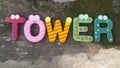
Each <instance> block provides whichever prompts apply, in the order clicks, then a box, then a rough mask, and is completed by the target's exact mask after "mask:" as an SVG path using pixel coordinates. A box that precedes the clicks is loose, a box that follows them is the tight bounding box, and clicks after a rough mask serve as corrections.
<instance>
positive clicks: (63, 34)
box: [45, 17, 72, 43]
mask: <svg viewBox="0 0 120 68" xmlns="http://www.w3.org/2000/svg"><path fill="white" fill-rule="evenodd" d="M45 22H46V27H47V32H48V37H49V41H50V42H55V40H56V36H57V33H58V35H59V41H60V42H61V43H64V42H65V41H66V38H67V36H68V32H69V29H70V24H71V22H72V18H70V17H68V18H67V19H66V22H65V27H64V30H62V26H61V21H60V20H56V22H55V26H54V28H53V29H52V24H51V18H50V17H46V18H45Z"/></svg>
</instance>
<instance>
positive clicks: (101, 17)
mask: <svg viewBox="0 0 120 68" xmlns="http://www.w3.org/2000/svg"><path fill="white" fill-rule="evenodd" d="M100 24H107V27H104V28H101V27H100ZM112 28H113V23H112V21H111V19H109V18H108V17H107V16H106V15H99V16H98V18H96V19H95V21H94V38H95V41H96V42H99V41H100V34H107V38H108V42H113V35H112V31H111V30H112Z"/></svg>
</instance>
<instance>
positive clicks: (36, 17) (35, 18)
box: [24, 15, 46, 42]
mask: <svg viewBox="0 0 120 68" xmlns="http://www.w3.org/2000/svg"><path fill="white" fill-rule="evenodd" d="M33 24H37V25H38V26H39V34H38V35H37V36H33V35H32V34H31V26H32V25H33ZM45 32H46V28H45V24H44V23H43V21H42V20H40V17H39V15H30V16H29V19H28V20H27V21H26V23H25V25H24V34H25V37H26V38H27V40H28V41H30V42H39V41H41V40H42V39H43V38H44V36H45Z"/></svg>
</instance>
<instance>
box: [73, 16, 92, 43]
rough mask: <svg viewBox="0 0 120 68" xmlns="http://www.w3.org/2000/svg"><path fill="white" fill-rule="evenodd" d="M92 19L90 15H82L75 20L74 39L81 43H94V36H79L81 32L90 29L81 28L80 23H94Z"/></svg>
mask: <svg viewBox="0 0 120 68" xmlns="http://www.w3.org/2000/svg"><path fill="white" fill-rule="evenodd" d="M92 21H93V19H92V17H89V16H88V14H85V15H83V14H80V15H79V16H78V17H76V18H74V21H73V39H74V40H75V41H79V42H92V41H93V37H92V36H85V35H79V33H80V32H87V31H88V27H86V26H79V24H80V23H85V24H87V23H92Z"/></svg>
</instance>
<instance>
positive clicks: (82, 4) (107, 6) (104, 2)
mask: <svg viewBox="0 0 120 68" xmlns="http://www.w3.org/2000/svg"><path fill="white" fill-rule="evenodd" d="M68 11H69V14H72V15H73V16H75V15H78V14H80V13H88V14H90V15H92V16H93V15H95V16H96V15H98V14H101V13H103V14H105V13H106V14H108V13H113V7H112V3H111V1H110V0H99V1H98V0H76V1H75V2H73V3H72V6H70V7H69V6H67V7H66V8H65V12H66V13H68Z"/></svg>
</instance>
